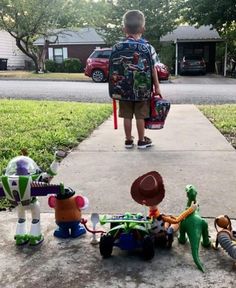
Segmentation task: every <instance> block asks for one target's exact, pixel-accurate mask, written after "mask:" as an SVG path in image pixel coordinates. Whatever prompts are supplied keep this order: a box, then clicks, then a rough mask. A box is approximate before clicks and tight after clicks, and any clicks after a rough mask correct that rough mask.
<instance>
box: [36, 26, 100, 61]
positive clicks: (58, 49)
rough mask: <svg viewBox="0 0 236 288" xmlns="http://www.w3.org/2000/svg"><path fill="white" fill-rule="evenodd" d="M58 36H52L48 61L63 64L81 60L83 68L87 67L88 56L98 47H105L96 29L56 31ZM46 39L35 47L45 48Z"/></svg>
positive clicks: (38, 40) (41, 39)
mask: <svg viewBox="0 0 236 288" xmlns="http://www.w3.org/2000/svg"><path fill="white" fill-rule="evenodd" d="M54 34H55V35H57V36H50V37H48V38H47V40H49V47H48V49H47V53H46V59H51V60H54V61H56V62H57V63H61V62H62V61H63V60H65V59H67V58H79V59H80V61H81V62H82V65H83V67H85V65H86V60H87V58H88V56H89V55H90V54H91V53H92V52H93V50H94V49H95V48H96V47H104V46H105V42H104V40H103V38H102V37H101V36H100V35H99V34H98V33H97V32H96V30H95V29H94V28H80V29H79V30H59V32H57V31H56V30H55V31H54ZM44 42H45V39H44V38H39V39H37V40H36V41H35V42H34V45H36V46H39V47H41V48H43V46H44Z"/></svg>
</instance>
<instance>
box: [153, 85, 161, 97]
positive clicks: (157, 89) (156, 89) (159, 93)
mask: <svg viewBox="0 0 236 288" xmlns="http://www.w3.org/2000/svg"><path fill="white" fill-rule="evenodd" d="M157 95H159V96H161V90H160V88H159V87H158V88H155V90H154V96H157Z"/></svg>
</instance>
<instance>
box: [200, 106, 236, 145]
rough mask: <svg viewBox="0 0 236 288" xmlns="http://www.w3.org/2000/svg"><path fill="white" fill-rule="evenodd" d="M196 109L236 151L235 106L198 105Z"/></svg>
mask: <svg viewBox="0 0 236 288" xmlns="http://www.w3.org/2000/svg"><path fill="white" fill-rule="evenodd" d="M198 108H199V109H200V110H201V111H202V112H203V114H204V115H205V116H206V117H207V118H208V119H209V120H210V121H211V122H212V123H213V124H214V125H215V126H216V128H217V129H218V130H219V131H220V132H221V133H222V134H223V135H224V136H225V137H226V139H227V140H228V141H229V142H230V143H231V144H232V145H233V147H234V148H235V149H236V105H235V104H234V105H232V104H231V105H200V106H198Z"/></svg>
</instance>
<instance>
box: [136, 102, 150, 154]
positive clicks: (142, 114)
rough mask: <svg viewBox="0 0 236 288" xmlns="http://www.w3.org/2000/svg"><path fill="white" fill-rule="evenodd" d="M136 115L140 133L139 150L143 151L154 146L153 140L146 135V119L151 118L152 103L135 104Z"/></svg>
mask: <svg viewBox="0 0 236 288" xmlns="http://www.w3.org/2000/svg"><path fill="white" fill-rule="evenodd" d="M134 111H135V112H134V114H135V118H136V126H137V131H138V138H139V139H138V148H140V149H143V148H147V147H150V146H151V145H152V141H151V139H149V138H148V137H146V136H144V135H145V120H144V119H145V118H148V117H149V113H150V101H140V102H136V103H135V108H134Z"/></svg>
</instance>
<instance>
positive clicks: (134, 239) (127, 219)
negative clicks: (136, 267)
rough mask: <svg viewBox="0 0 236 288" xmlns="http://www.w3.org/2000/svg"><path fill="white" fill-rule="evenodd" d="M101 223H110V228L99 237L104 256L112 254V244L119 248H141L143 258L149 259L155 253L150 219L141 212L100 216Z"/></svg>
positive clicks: (130, 249)
mask: <svg viewBox="0 0 236 288" xmlns="http://www.w3.org/2000/svg"><path fill="white" fill-rule="evenodd" d="M100 223H101V224H102V225H104V224H106V223H110V230H109V231H108V232H107V233H106V234H104V235H102V237H101V239H100V253H101V255H102V256H103V257H104V258H108V257H110V256H111V254H112V250H113V247H114V246H117V247H119V248H120V249H121V250H126V251H133V250H141V253H142V257H143V259H144V260H150V259H152V258H153V257H154V255H155V247H154V239H153V236H152V235H151V233H150V231H151V220H150V219H147V218H145V217H144V216H143V215H142V214H141V213H139V214H131V213H125V214H124V215H118V216H112V217H109V216H106V215H105V216H102V217H100Z"/></svg>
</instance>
